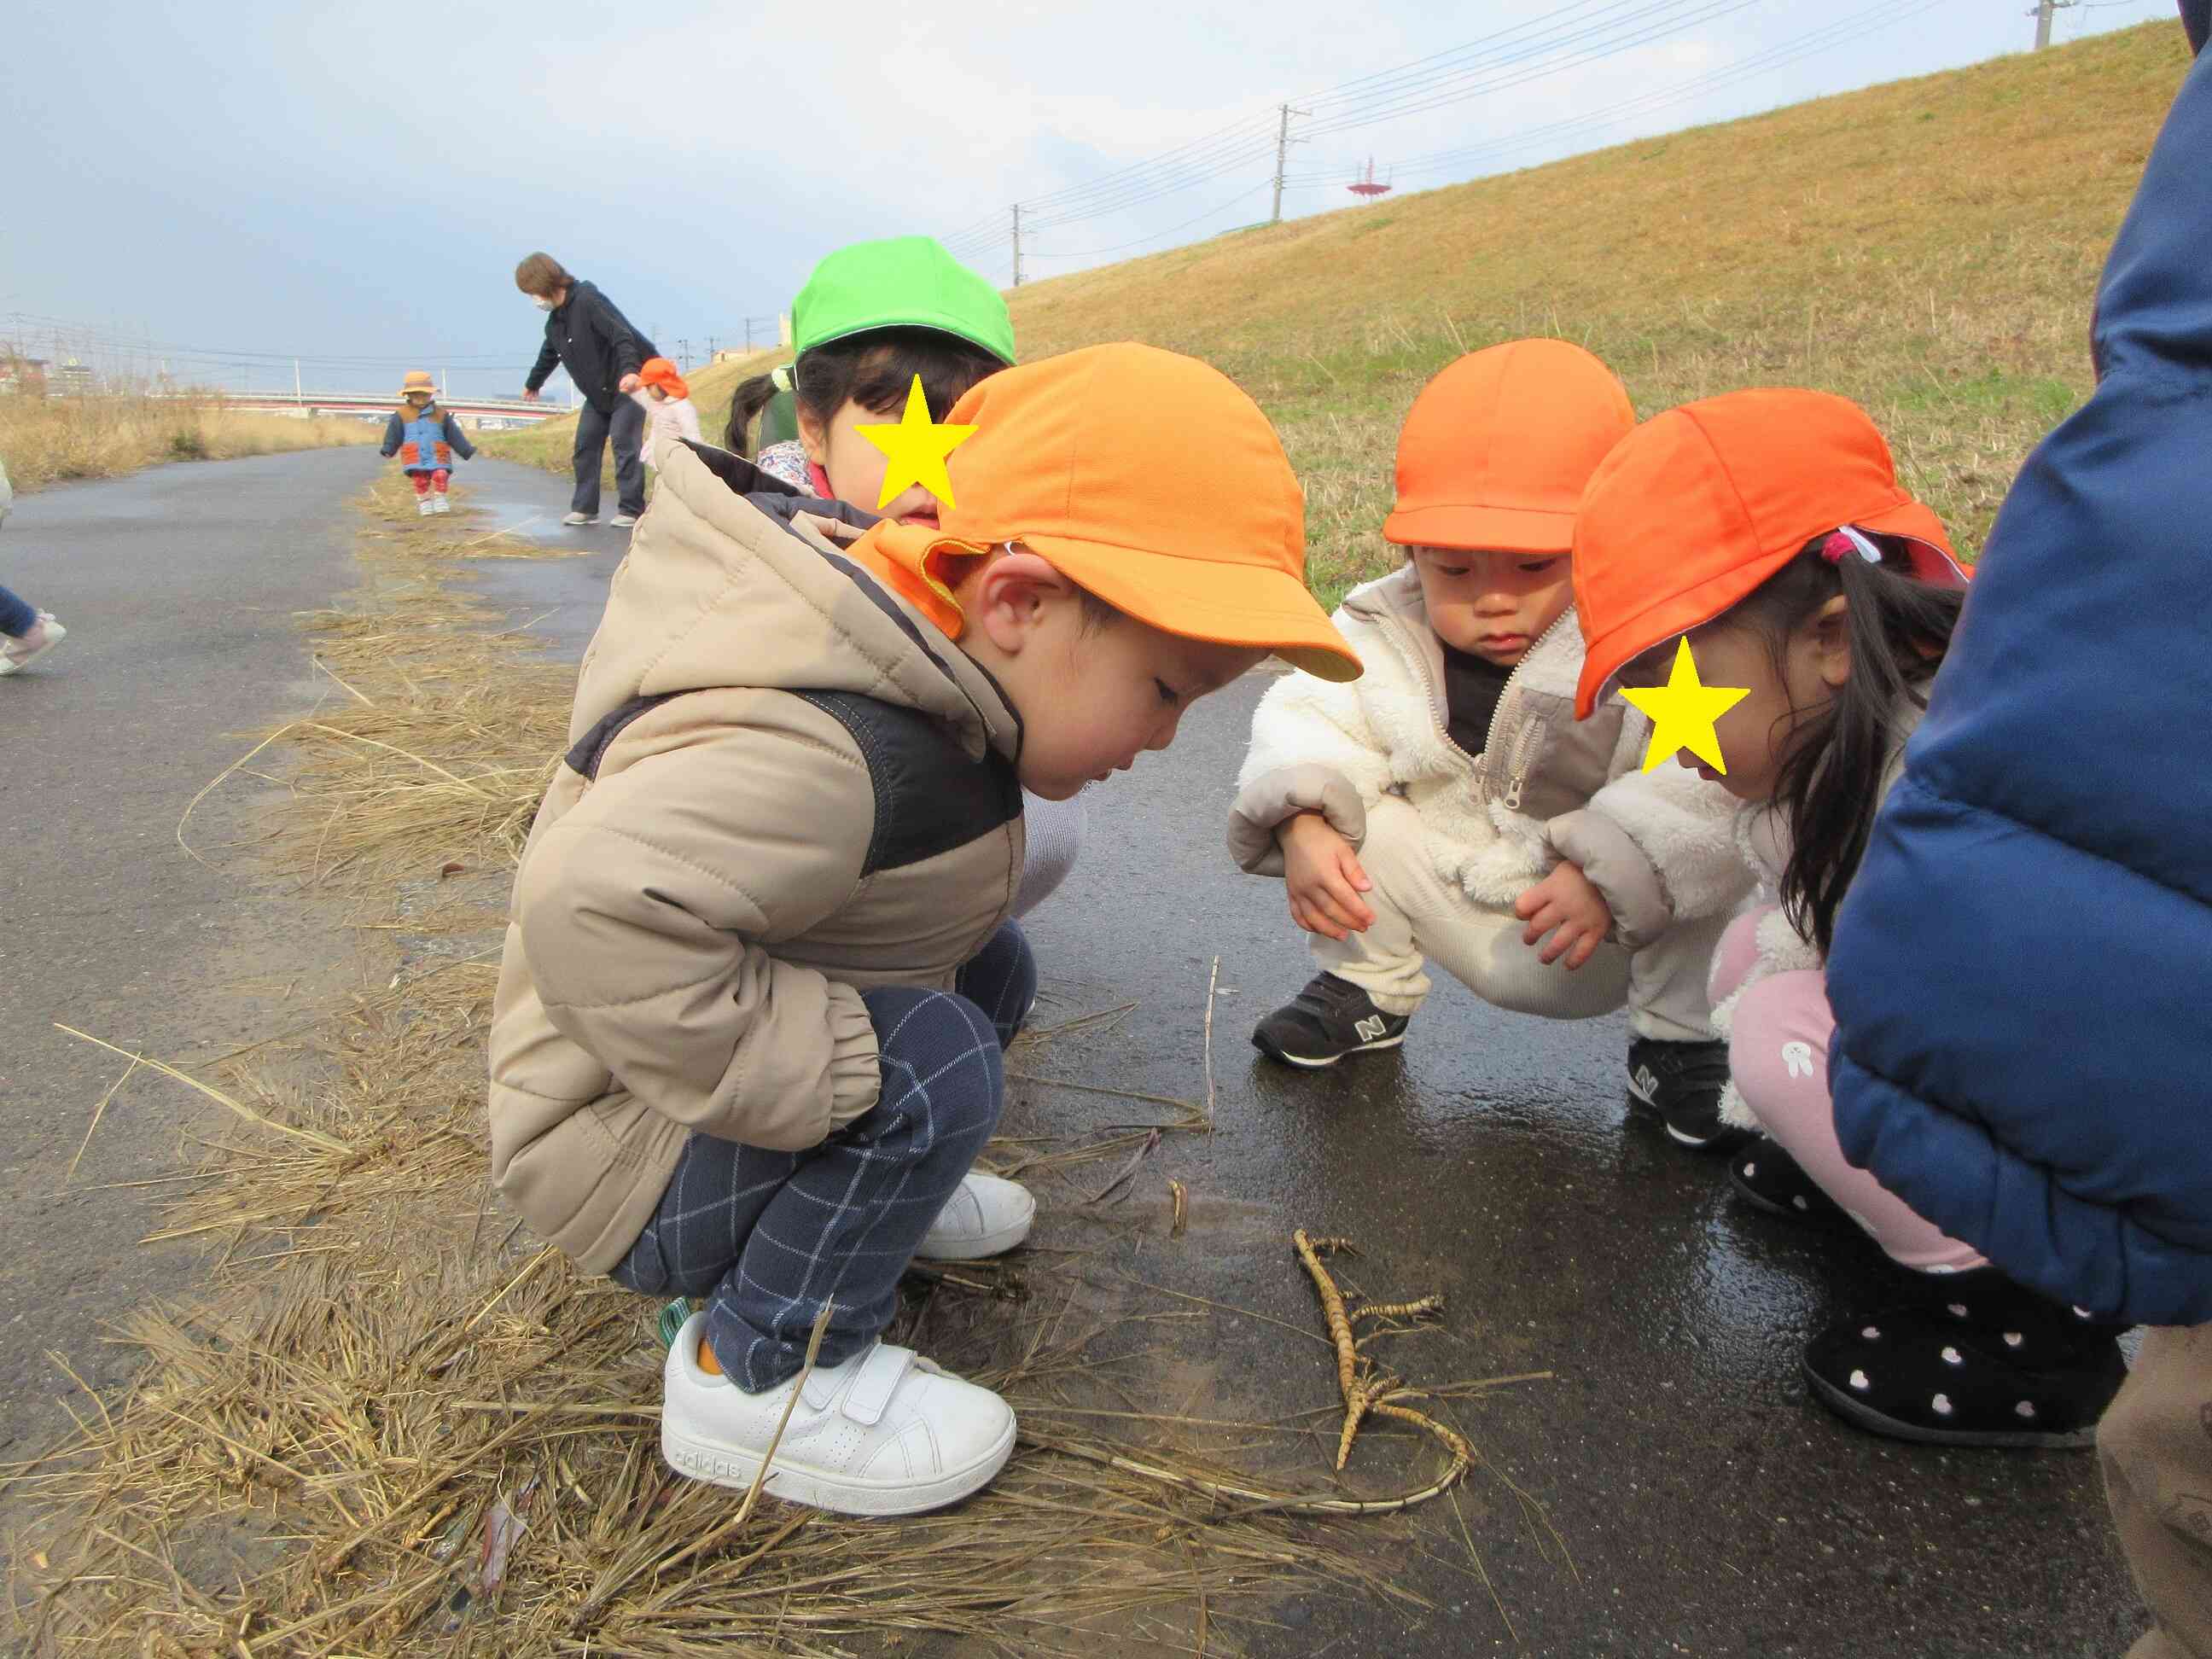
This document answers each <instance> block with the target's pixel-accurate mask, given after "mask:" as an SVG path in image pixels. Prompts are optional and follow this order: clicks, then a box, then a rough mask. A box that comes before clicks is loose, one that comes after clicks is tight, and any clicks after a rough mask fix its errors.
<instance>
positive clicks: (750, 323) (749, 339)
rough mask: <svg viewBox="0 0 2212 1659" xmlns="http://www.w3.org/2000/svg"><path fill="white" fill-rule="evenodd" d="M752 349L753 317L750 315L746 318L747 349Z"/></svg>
mask: <svg viewBox="0 0 2212 1659" xmlns="http://www.w3.org/2000/svg"><path fill="white" fill-rule="evenodd" d="M745 349H746V350H747V351H750V350H751V349H753V319H751V318H750V317H748V318H746V319H745Z"/></svg>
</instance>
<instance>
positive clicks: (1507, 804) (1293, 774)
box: [1229, 340, 1748, 1146]
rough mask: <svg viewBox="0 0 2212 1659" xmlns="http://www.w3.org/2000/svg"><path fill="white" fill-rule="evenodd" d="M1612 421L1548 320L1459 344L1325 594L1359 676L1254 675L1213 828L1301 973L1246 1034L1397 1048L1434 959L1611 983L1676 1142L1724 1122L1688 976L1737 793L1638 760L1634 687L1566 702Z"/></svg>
mask: <svg viewBox="0 0 2212 1659" xmlns="http://www.w3.org/2000/svg"><path fill="white" fill-rule="evenodd" d="M1634 421H1635V417H1634V415H1633V414H1632V411H1631V410H1630V407H1629V402H1628V396H1627V393H1626V392H1624V391H1622V389H1621V386H1620V381H1619V380H1615V379H1614V378H1613V373H1612V371H1611V370H1609V369H1607V368H1606V367H1605V365H1604V364H1603V363H1601V362H1599V361H1598V360H1597V359H1596V358H1595V357H1593V356H1590V355H1589V353H1588V352H1586V351H1584V350H1583V349H1581V348H1580V347H1579V346H1574V345H1570V344H1568V343H1565V342H1564V341H1560V340H1521V341H1516V342H1514V343H1510V344H1507V345H1501V346H1496V347H1493V348H1492V349H1489V350H1487V351H1480V352H1476V353H1474V354H1473V355H1472V356H1466V357H1462V358H1461V359H1460V360H1459V361H1458V362H1455V363H1453V364H1451V365H1450V366H1449V367H1448V368H1445V369H1444V370H1443V373H1441V374H1438V375H1437V377H1436V378H1435V379H1434V380H1431V381H1430V382H1429V384H1428V386H1426V387H1425V388H1424V390H1423V391H1422V392H1421V394H1420V396H1419V398H1416V399H1415V400H1414V403H1413V410H1412V411H1411V412H1410V413H1409V414H1408V415H1407V417H1406V424H1405V428H1404V430H1403V431H1402V432H1401V433H1400V435H1399V440H1398V505H1397V510H1396V511H1395V512H1394V513H1392V514H1391V515H1390V517H1389V520H1388V521H1387V522H1386V523H1385V524H1384V526H1383V535H1384V536H1385V538H1388V539H1389V540H1390V541H1392V542H1394V543H1395V544H1399V545H1400V546H1401V547H1403V548H1405V549H1406V550H1407V562H1406V563H1405V565H1404V566H1403V568H1401V569H1399V570H1398V571H1397V572H1395V574H1391V575H1389V576H1385V577H1383V578H1382V579H1381V580H1377V581H1373V582H1370V583H1368V584H1367V585H1366V586H1364V587H1360V588H1357V589H1355V590H1353V592H1352V594H1351V595H1350V596H1349V597H1348V598H1347V599H1346V600H1345V603H1344V607H1343V609H1342V610H1340V611H1338V613H1337V616H1336V621H1337V624H1338V626H1339V627H1340V629H1343V631H1344V634H1345V636H1346V638H1347V639H1349V640H1351V641H1352V644H1353V646H1354V647H1355V648H1357V649H1358V652H1359V654H1360V657H1361V659H1362V660H1363V661H1364V662H1365V664H1366V665H1367V673H1366V675H1365V677H1364V678H1362V679H1361V680H1360V681H1359V683H1358V684H1356V685H1343V684H1330V683H1328V682H1326V681H1323V680H1321V679H1317V678H1314V677H1312V676H1309V675H1303V674H1299V675H1292V676H1291V677H1289V678H1285V680H1283V681H1282V682H1281V683H1280V684H1278V685H1276V686H1275V687H1274V688H1273V690H1270V691H1269V692H1268V693H1267V696H1266V697H1265V698H1263V699H1262V700H1261V704H1260V707H1259V709H1258V711H1257V713H1256V714H1255V715H1254V717H1253V721H1252V746H1251V751H1250V753H1249V756H1248V757H1246V760H1245V762H1244V769H1243V774H1242V775H1241V776H1240V777H1239V779H1238V784H1239V793H1238V794H1237V800H1236V804H1235V805H1234V806H1233V808H1232V809H1231V815H1230V829H1229V840H1230V847H1231V851H1232V852H1233V853H1234V854H1235V855H1236V857H1237V861H1238V863H1240V864H1241V865H1243V867H1244V868H1245V869H1247V870H1249V871H1252V872H1256V873H1259V874H1262V875H1280V876H1282V877H1283V878H1284V879H1285V884H1286V886H1287V888H1288V890H1289V897H1290V908H1291V920H1292V921H1295V922H1296V923H1297V925H1298V926H1299V927H1303V928H1304V929H1305V930H1306V931H1307V932H1308V933H1310V934H1311V935H1312V940H1311V944H1312V951H1313V957H1314V962H1315V965H1316V967H1317V968H1319V969H1320V970H1321V971H1320V972H1319V973H1318V974H1317V975H1316V976H1315V977H1314V979H1313V980H1312V981H1311V982H1310V983H1309V984H1308V985H1307V986H1306V987H1305V989H1304V990H1303V991H1301V992H1300V993H1299V994H1297V997H1296V998H1295V999H1294V1000H1292V1001H1291V1002H1290V1003H1289V1004H1288V1005H1286V1006H1284V1007H1281V1008H1279V1009H1277V1010H1276V1011H1275V1012H1273V1013H1272V1014H1270V1015H1268V1016H1267V1018H1265V1019H1264V1020H1262V1021H1261V1022H1260V1025H1259V1028H1258V1030H1255V1032H1254V1033H1253V1034H1252V1040H1253V1042H1254V1043H1255V1044H1256V1045H1257V1046H1258V1047H1259V1048H1260V1049H1261V1052H1262V1053H1264V1054H1267V1055H1269V1056H1270V1057H1272V1058H1273V1059H1275V1060H1281V1061H1284V1062H1285V1063H1287V1064H1290V1065H1292V1066H1334V1064H1336V1062H1337V1061H1339V1060H1341V1059H1343V1058H1344V1057H1345V1056H1346V1055H1347V1054H1366V1053H1371V1052H1373V1051H1375V1050H1377V1049H1383V1048H1395V1047H1397V1046H1398V1045H1399V1044H1400V1043H1401V1042H1403V1041H1404V1040H1405V1036H1406V1032H1407V1026H1408V1024H1409V1023H1410V1022H1411V1020H1412V1018H1413V1014H1414V1012H1416V1011H1417V1010H1418V1009H1419V1007H1420V1006H1421V1003H1422V1000H1423V999H1425V997H1426V996H1427V995H1428V992H1429V978H1428V975H1427V973H1426V972H1425V963H1427V962H1429V961H1434V962H1436V963H1438V964H1439V965H1441V966H1442V967H1443V968H1444V969H1446V970H1447V971H1448V972H1449V973H1450V974H1451V975H1453V976H1454V977H1455V978H1456V979H1458V980H1460V981H1462V982H1463V983H1464V984H1466V985H1467V986H1468V987H1469V988H1470V989H1472V990H1473V991H1474V993H1475V994H1476V995H1478V996H1480V997H1481V998H1483V999H1484V1000H1486V1001H1488V1002H1491V1003H1493V1004H1495V1005H1496V1006H1498V1007H1501V1008H1509V1009H1513V1010H1516V1011H1517V1012H1523V1013H1531V1014H1542V1015H1547V1016H1549V1017H1550V1018H1556V1019H1575V1018H1586V1017H1589V1016H1590V1015H1595V1014H1601V1013H1607V1012H1611V1011H1612V1010H1613V1009H1615V1008H1618V1007H1620V1006H1621V1005H1622V1003H1623V1002H1624V1001H1626V1003H1627V1005H1628V1006H1629V1008H1630V1011H1631V1030H1632V1033H1633V1036H1632V1041H1631V1043H1630V1046H1629V1063H1628V1071H1629V1083H1628V1087H1629V1092H1630V1096H1631V1097H1632V1099H1633V1100H1635V1101H1637V1102H1638V1103H1641V1104H1642V1105H1644V1106H1645V1107H1647V1108H1650V1109H1652V1110H1654V1111H1656V1113H1657V1114H1658V1115H1659V1116H1660V1118H1661V1120H1662V1121H1663V1122H1664V1124H1665V1125H1666V1127H1667V1130H1668V1133H1669V1134H1671V1135H1672V1136H1673V1137H1674V1139H1675V1140H1677V1141H1679V1142H1680V1143H1681V1144H1683V1145H1685V1146H1711V1145H1714V1144H1715V1143H1716V1142H1717V1141H1718V1140H1719V1139H1721V1138H1722V1136H1723V1130H1722V1127H1721V1124H1720V1121H1719V1103H1720V1094H1721V1090H1722V1087H1723V1085H1724V1084H1725V1083H1726V1081H1727V1075H1728V1066H1727V1054H1726V1050H1725V1048H1724V1046H1723V1044H1721V1043H1719V1042H1717V1041H1715V1039H1714V1037H1713V1034H1712V1030H1711V1025H1710V1024H1709V1021H1708V1014H1709V1012H1710V1009H1709V1006H1708V1004H1707V1002H1706V997H1705V976H1706V969H1707V967H1708V965H1709V963H1710V961H1711V955H1712V950H1713V945H1714V943H1715V941H1716V940H1717V939H1718V937H1719V933H1720V929H1721V927H1722V926H1723V923H1724V922H1725V921H1726V919H1727V915H1728V913H1729V911H1730V910H1731V909H1733V908H1735V905H1736V903H1737V902H1739V901H1740V900H1741V897H1742V896H1743V894H1744V892H1745V890H1747V887H1748V882H1747V879H1746V878H1745V877H1744V875H1743V872H1742V870H1741V865H1740V863H1739V862H1738V860H1737V859H1736V857H1735V852H1734V847H1733V843H1732V842H1731V840H1730V836H1729V817H1730V812H1731V809H1732V803H1731V802H1729V799H1728V797H1727V795H1726V794H1725V793H1723V792H1722V791H1720V790H1718V789H1717V788H1714V787H1711V786H1710V785H1708V784H1705V783H1704V782H1701V781H1699V779H1698V778H1697V777H1695V776H1694V775H1692V774H1691V773H1689V772H1687V771H1685V770H1684V769H1681V768H1680V767H1678V766H1674V765H1672V764H1668V765H1667V766H1664V767H1662V768H1660V769H1658V770H1656V771H1654V772H1650V773H1645V772H1644V771H1643V770H1642V769H1641V768H1642V766H1643V762H1644V750H1645V747H1646V744H1647V741H1648V739H1649V738H1650V726H1649V724H1648V723H1646V722H1645V720H1644V718H1643V716H1642V715H1640V714H1636V713H1634V712H1633V711H1632V710H1629V709H1626V708H1623V707H1621V706H1620V705H1615V706H1614V707H1613V708H1609V709H1607V710H1606V711H1605V712H1604V713H1603V714H1601V716H1600V718H1599V720H1598V721H1597V722H1596V723H1595V724H1585V725H1583V726H1577V724H1576V723H1575V722H1574V720H1572V718H1571V712H1572V705H1573V696H1574V686H1575V678H1576V676H1577V673H1578V671H1580V669H1581V667H1582V661H1583V643H1582V636H1581V635H1580V634H1579V633H1577V630H1576V628H1575V622H1574V617H1573V616H1572V615H1571V599H1572V592H1571V586H1570V577H1569V568H1570V565H1569V559H1568V544H1569V541H1570V538H1571V532H1572V526H1573V520H1574V508H1575V503H1576V501H1577V499H1578V498H1579V496H1580V495H1581V494H1582V489H1583V484H1584V483H1585V482H1586V481H1587V480H1588V478H1589V475H1590V472H1591V471H1592V470H1593V469H1594V468H1595V466H1596V465H1597V464H1598V462H1599V461H1600V459H1602V458H1603V457H1604V455H1605V454H1606V453H1607V451H1608V450H1610V449H1611V448H1612V447H1613V445H1614V444H1615V443H1617V442H1618V441H1620V438H1621V437H1622V435H1625V434H1626V432H1627V431H1628V430H1629V428H1631V427H1632V425H1633V424H1634Z"/></svg>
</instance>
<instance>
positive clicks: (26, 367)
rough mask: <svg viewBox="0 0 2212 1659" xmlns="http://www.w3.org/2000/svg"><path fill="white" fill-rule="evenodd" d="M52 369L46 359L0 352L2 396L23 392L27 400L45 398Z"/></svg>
mask: <svg viewBox="0 0 2212 1659" xmlns="http://www.w3.org/2000/svg"><path fill="white" fill-rule="evenodd" d="M50 367H52V365H51V364H49V363H48V362H46V359H45V358H44V357H21V356H16V355H15V353H13V352H5V351H0V396H4V395H8V394H11V393H15V392H21V393H22V394H23V395H24V396H25V397H27V398H42V397H44V396H45V395H46V370H47V369H48V368H50Z"/></svg>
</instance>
